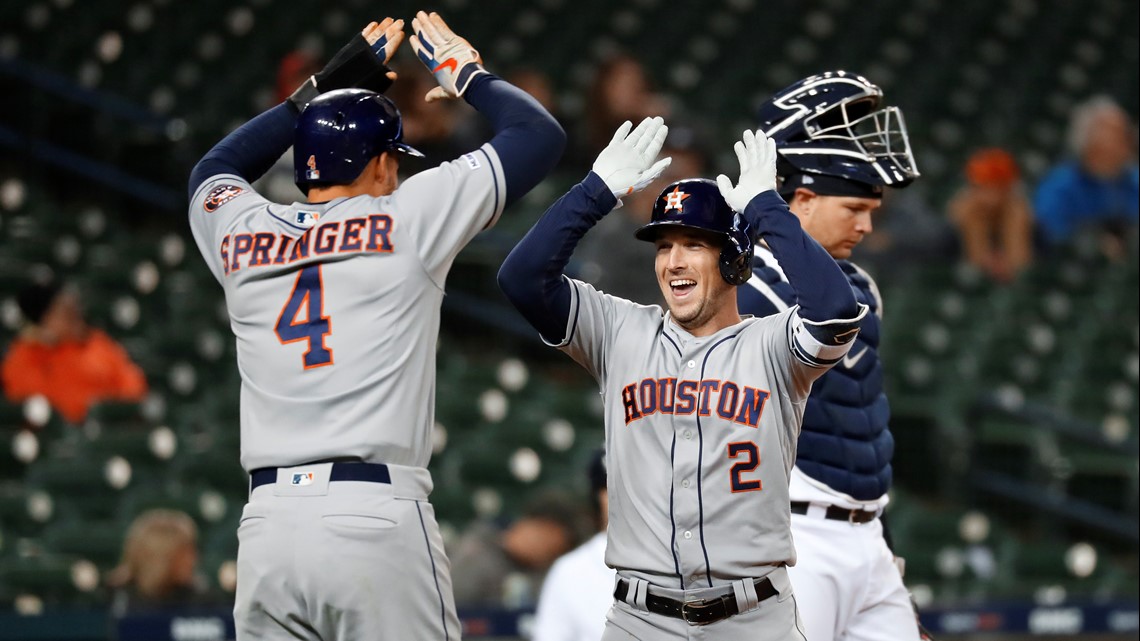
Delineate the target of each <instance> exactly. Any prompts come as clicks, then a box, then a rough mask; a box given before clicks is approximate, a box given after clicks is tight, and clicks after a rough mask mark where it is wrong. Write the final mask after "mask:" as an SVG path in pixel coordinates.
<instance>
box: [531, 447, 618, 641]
mask: <svg viewBox="0 0 1140 641" xmlns="http://www.w3.org/2000/svg"><path fill="white" fill-rule="evenodd" d="M588 477H589V480H590V498H591V499H592V501H591V502H592V503H593V507H594V514H595V520H596V523H597V530H598V531H597V533H596V534H594V536H592V537H590V539H589V540H587V541H586V542H585V543H583V544H582V545H580V546H578V547H577V548H575V549H574V550H573V551H571V552H568V553H566V554H565V555H563V556H561V557H559V559H558V560H557V561H555V562H554V565H553V566H552V567H551V568H550V572H549V573H548V574H547V575H546V580H545V581H544V582H543V584H542V593H541V595H540V596H539V598H538V607H537V611H536V612H535V621H534V635H533V636H532V637H531V639H532V641H595V640H596V639H601V638H602V633H603V631H604V630H605V627H606V612H608V611H609V609H610V606H611V605H613V602H614V598H613V586H614V578H615V577H614V571H613V569H612V568H610V567H608V566H606V525H607V524H608V522H609V509H610V501H609V492H608V491H607V490H606V456H605V452H604V451H602V450H598V451H597V452H596V453H595V454H594V457H593V458H592V459H591V460H590V466H589V470H588Z"/></svg>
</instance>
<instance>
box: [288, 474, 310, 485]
mask: <svg viewBox="0 0 1140 641" xmlns="http://www.w3.org/2000/svg"><path fill="white" fill-rule="evenodd" d="M312 484H313V473H312V472H294V473H293V481H292V485H294V486H296V487H303V486H305V485H312Z"/></svg>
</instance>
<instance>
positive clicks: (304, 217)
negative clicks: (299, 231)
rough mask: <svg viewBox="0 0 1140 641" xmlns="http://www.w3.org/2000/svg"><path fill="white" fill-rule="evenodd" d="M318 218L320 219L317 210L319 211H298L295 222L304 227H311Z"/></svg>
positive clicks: (319, 213)
mask: <svg viewBox="0 0 1140 641" xmlns="http://www.w3.org/2000/svg"><path fill="white" fill-rule="evenodd" d="M320 219H321V212H319V211H299V212H297V224H298V225H304V226H305V227H312V226H313V225H315V224H316V222H317V221H318V220H320Z"/></svg>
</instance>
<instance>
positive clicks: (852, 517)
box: [847, 510, 859, 525]
mask: <svg viewBox="0 0 1140 641" xmlns="http://www.w3.org/2000/svg"><path fill="white" fill-rule="evenodd" d="M855 514H856V512H855V510H847V523H848V524H849V525H859V522H858V521H856V520H855Z"/></svg>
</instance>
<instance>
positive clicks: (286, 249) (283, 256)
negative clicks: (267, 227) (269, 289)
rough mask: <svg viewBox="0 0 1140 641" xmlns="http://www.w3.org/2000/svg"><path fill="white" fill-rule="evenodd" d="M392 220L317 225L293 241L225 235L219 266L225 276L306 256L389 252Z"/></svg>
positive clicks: (385, 217)
mask: <svg viewBox="0 0 1140 641" xmlns="http://www.w3.org/2000/svg"><path fill="white" fill-rule="evenodd" d="M391 234H392V217H391V216H389V215H387V214H372V215H370V216H368V217H366V218H365V217H360V218H349V219H347V220H344V221H333V222H327V223H321V224H319V225H316V226H314V227H310V228H309V230H308V231H306V232H305V233H303V234H301V235H300V236H298V237H296V238H294V237H292V236H287V235H285V234H275V233H273V232H255V233H242V234H227V235H226V237H225V238H223V239H222V245H221V248H220V249H221V253H222V265H225V270H226V275H227V276H228V275H229V274H231V273H233V272H236V271H238V270H240V269H241V268H242V267H243V262H244V266H245V267H266V266H268V265H287V264H289V263H292V262H295V261H298V260H303V259H305V258H308V257H310V256H323V255H325V254H333V253H336V254H343V253H358V252H360V253H366V252H373V253H381V254H386V253H389V252H391V251H392V240H391V238H390V236H391Z"/></svg>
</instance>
